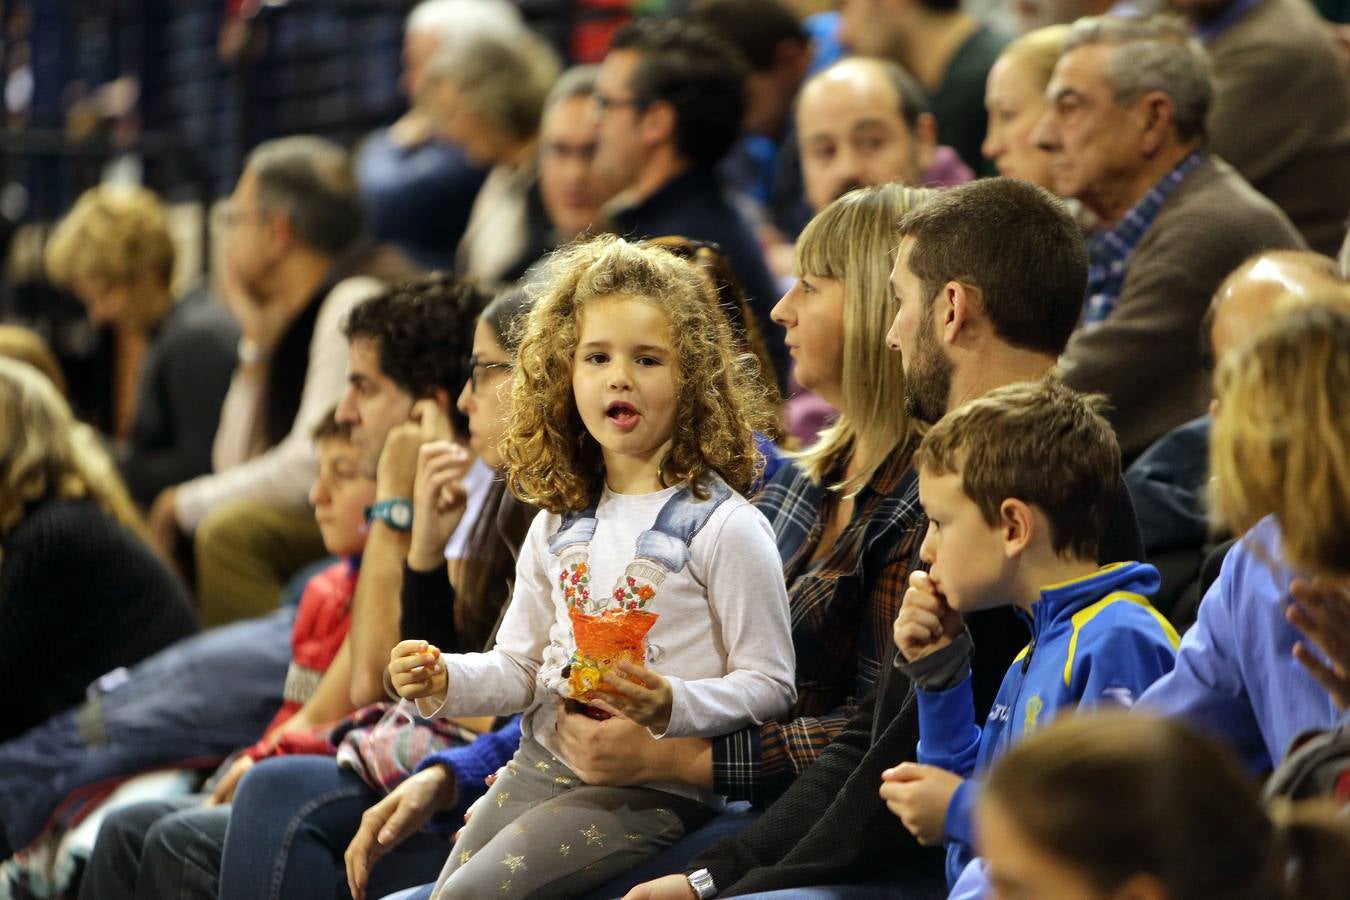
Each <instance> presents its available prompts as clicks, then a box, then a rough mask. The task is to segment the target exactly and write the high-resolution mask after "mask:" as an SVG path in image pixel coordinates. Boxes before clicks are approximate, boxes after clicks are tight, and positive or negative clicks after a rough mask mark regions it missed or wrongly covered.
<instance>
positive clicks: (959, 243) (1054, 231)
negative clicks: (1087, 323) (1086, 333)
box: [899, 178, 1087, 356]
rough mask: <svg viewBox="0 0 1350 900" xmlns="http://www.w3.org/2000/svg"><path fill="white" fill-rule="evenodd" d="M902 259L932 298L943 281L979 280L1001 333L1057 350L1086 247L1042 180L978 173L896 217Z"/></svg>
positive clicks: (1078, 298) (1068, 328) (1074, 307)
mask: <svg viewBox="0 0 1350 900" xmlns="http://www.w3.org/2000/svg"><path fill="white" fill-rule="evenodd" d="M899 233H900V238H902V239H903V238H906V237H910V238H913V239H914V243H913V246H912V248H911V249H910V253H909V259H908V260H907V264H908V267H909V270H910V271H911V272H913V273H914V276H915V277H916V278H918V279H919V282H920V283H921V284H922V285H923V291H924V297H925V299H924V302H925V303H928V302H931V301H932V299H933V297H934V296H936V294H937V292H938V291H939V290H941V289H942V286H943V285H944V284H946V283H947V282H948V281H959V282H961V283H963V284H967V285H970V286H971V287H974V288H978V289H979V292H980V301H981V303H982V304H983V306H984V313H985V315H986V316H988V317H989V321H990V322H991V323H992V324H993V326H994V332H995V333H996V334H997V335H998V336H999V338H1001V339H1002V340H1004V341H1006V342H1008V343H1009V344H1012V345H1013V346H1015V347H1021V348H1024V349H1027V350H1034V351H1037V352H1040V353H1048V354H1051V355H1054V356H1058V355H1059V354H1060V353H1062V352H1063V351H1064V346H1065V345H1066V344H1067V343H1068V342H1069V335H1070V334H1071V333H1072V332H1073V330H1074V328H1075V327H1076V326H1077V324H1078V319H1079V315H1080V314H1081V313H1082V309H1083V296H1084V294H1085V293H1086V291H1087V247H1086V245H1085V244H1084V242H1083V235H1082V233H1081V232H1080V231H1079V230H1078V226H1077V224H1076V223H1075V222H1074V220H1073V216H1071V215H1069V211H1068V209H1067V208H1065V206H1064V204H1063V203H1061V202H1060V201H1059V200H1058V199H1056V198H1055V196H1054V195H1053V194H1051V193H1050V192H1049V191H1047V190H1045V189H1044V188H1040V187H1037V186H1035V185H1033V184H1028V183H1027V182H1025V181H1017V180H1015V179H1012V178H982V179H980V180H979V181H972V182H970V183H969V184H963V185H960V186H958V187H954V188H951V189H950V190H946V191H943V192H942V193H941V194H939V195H938V196H937V197H936V198H934V199H933V200H930V201H928V202H927V203H925V204H923V205H922V206H920V207H918V208H917V209H915V210H913V211H912V212H910V213H908V214H907V215H905V216H904V217H903V218H901V220H900V227H899Z"/></svg>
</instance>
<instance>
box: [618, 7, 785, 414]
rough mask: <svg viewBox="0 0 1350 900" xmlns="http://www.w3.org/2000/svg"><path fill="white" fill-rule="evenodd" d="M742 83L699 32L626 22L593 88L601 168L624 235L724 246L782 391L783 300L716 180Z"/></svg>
mask: <svg viewBox="0 0 1350 900" xmlns="http://www.w3.org/2000/svg"><path fill="white" fill-rule="evenodd" d="M744 81H745V64H744V63H743V62H742V61H741V59H740V58H739V56H738V55H737V53H736V51H735V50H734V49H733V48H732V47H730V46H728V45H727V44H725V43H723V41H722V40H720V39H719V38H718V37H716V36H715V35H713V34H712V33H711V32H709V31H707V30H706V29H705V28H703V27H702V26H700V25H696V24H692V23H689V22H685V21H682V20H679V19H638V20H636V21H634V22H630V23H629V24H628V25H625V26H624V27H623V28H621V29H619V31H618V32H617V33H616V34H615V35H614V41H613V44H612V45H611V48H610V51H609V54H608V55H607V56H606V57H605V61H604V64H603V65H602V66H601V69H600V78H599V82H598V83H597V85H596V89H595V107H596V109H597V110H598V113H599V117H600V138H599V145H598V147H597V148H596V166H597V167H598V169H599V171H600V175H601V177H602V178H604V179H606V182H607V183H608V184H610V185H612V186H613V187H614V188H615V189H616V190H617V191H618V192H619V193H618V195H617V196H616V197H615V198H614V201H613V203H612V204H611V206H612V209H611V213H610V220H611V221H610V224H611V225H612V226H613V230H614V231H615V232H617V233H618V234H620V235H623V236H625V237H629V238H649V237H658V236H662V235H672V234H676V235H680V236H682V237H686V238H689V239H690V240H695V241H709V242H711V243H714V244H716V245H717V246H718V248H719V250H720V252H721V253H722V254H723V255H725V256H726V258H727V260H728V261H729V262H730V263H731V267H732V268H733V269H734V270H735V271H736V277H737V280H739V281H740V283H741V286H742V287H744V288H745V294H746V297H747V298H748V299H749V301H750V308H751V309H753V310H754V311H755V317H756V319H757V320H758V322H759V327H760V330H761V331H762V332H763V333H764V336H765V339H766V340H767V341H768V345H769V353H770V354H771V355H772V356H773V360H774V368H775V375H776V376H777V378H778V383H779V385H780V387H781V386H782V385H783V384H784V379H785V378H786V375H787V357H786V353H785V351H784V349H783V347H782V344H781V340H782V332H781V331H780V330H779V329H778V328H777V326H775V325H774V324H773V322H772V321H771V320H770V317H769V310H770V308H771V307H772V306H773V304H774V301H776V300H777V299H778V296H779V291H778V288H777V286H776V285H775V283H774V280H773V278H772V276H770V274H769V270H768V268H767V267H766V266H765V264H764V256H763V254H762V252H761V250H760V246H759V241H758V239H757V238H756V236H755V233H754V231H753V229H752V228H751V227H750V225H749V223H748V222H747V221H746V220H745V219H744V218H743V217H742V216H741V214H740V213H739V212H738V211H737V210H736V208H735V207H734V206H732V205H731V203H730V202H728V200H727V198H726V197H725V196H724V194H723V190H722V183H721V179H720V178H719V177H718V175H717V172H716V167H717V165H718V164H719V163H720V162H721V161H722V159H723V158H724V157H725V156H726V154H727V153H728V152H729V151H730V149H731V145H732V144H733V143H734V142H735V140H736V136H737V134H739V133H740V127H741V121H742V119H743V118H744V111H745V98H744Z"/></svg>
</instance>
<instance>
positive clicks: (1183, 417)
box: [1060, 157, 1304, 462]
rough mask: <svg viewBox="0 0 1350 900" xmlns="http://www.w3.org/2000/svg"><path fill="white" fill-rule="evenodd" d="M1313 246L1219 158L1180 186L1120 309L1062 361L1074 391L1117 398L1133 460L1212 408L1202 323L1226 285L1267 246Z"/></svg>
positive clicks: (1133, 260) (1141, 254)
mask: <svg viewBox="0 0 1350 900" xmlns="http://www.w3.org/2000/svg"><path fill="white" fill-rule="evenodd" d="M1303 246H1304V244H1303V239H1302V238H1301V237H1299V234H1298V232H1297V231H1296V230H1294V226H1293V225H1291V224H1290V223H1289V220H1288V219H1287V218H1286V217H1285V216H1284V214H1283V213H1281V212H1280V211H1279V209H1277V208H1276V207H1275V205H1274V204H1273V203H1271V202H1270V201H1269V200H1267V199H1266V198H1265V197H1262V196H1261V195H1260V194H1258V193H1257V192H1256V191H1254V190H1253V189H1252V187H1251V185H1249V184H1247V182H1246V181H1244V180H1243V179H1242V176H1240V175H1238V174H1237V173H1236V172H1234V171H1233V170H1232V168H1230V167H1229V166H1228V165H1227V164H1225V163H1224V162H1223V161H1221V160H1219V159H1216V158H1214V157H1209V158H1207V159H1206V160H1205V161H1204V162H1202V163H1201V164H1200V165H1199V166H1197V167H1196V168H1195V169H1194V170H1193V171H1191V172H1190V174H1188V175H1187V176H1186V178H1185V180H1183V181H1182V182H1181V184H1179V185H1177V187H1176V188H1175V189H1174V190H1173V191H1172V193H1171V195H1170V196H1169V197H1168V198H1167V201H1166V202H1165V203H1164V204H1163V206H1162V208H1161V209H1160V210H1159V211H1158V215H1157V218H1155V219H1154V220H1153V225H1152V227H1150V228H1149V229H1148V231H1147V232H1146V233H1145V234H1144V236H1143V237H1142V238H1141V239H1140V241H1139V244H1138V246H1136V247H1135V250H1134V252H1133V253H1132V254H1131V255H1130V258H1129V263H1128V265H1129V268H1128V270H1127V272H1126V275H1125V284H1124V287H1123V288H1122V290H1121V293H1120V298H1119V299H1118V300H1117V301H1116V306H1115V309H1114V311H1113V312H1112V313H1111V314H1110V316H1108V317H1107V318H1106V319H1105V320H1103V321H1102V322H1099V323H1097V324H1096V325H1095V326H1089V327H1083V328H1079V329H1078V331H1076V332H1074V334H1073V337H1071V338H1070V339H1069V346H1068V347H1067V348H1066V349H1065V351H1064V355H1063V357H1061V359H1060V365H1061V368H1062V369H1063V372H1064V380H1065V382H1066V383H1067V384H1068V385H1069V386H1070V387H1072V388H1073V389H1074V390H1077V391H1083V392H1095V391H1100V392H1101V393H1104V394H1106V396H1107V398H1108V399H1110V401H1111V404H1112V406H1113V409H1112V410H1111V412H1110V413H1109V418H1110V419H1111V423H1112V424H1113V425H1114V426H1115V428H1116V435H1117V436H1118V437H1119V438H1120V450H1121V455H1122V456H1123V457H1124V459H1125V460H1126V461H1127V462H1128V461H1130V460H1132V459H1133V458H1134V457H1136V456H1138V455H1139V454H1140V453H1142V452H1143V451H1144V450H1145V449H1146V448H1147V447H1148V445H1149V444H1151V443H1153V441H1155V440H1157V439H1158V438H1159V437H1161V436H1162V435H1163V434H1165V433H1167V432H1169V431H1171V430H1172V429H1173V428H1176V427H1177V426H1178V425H1181V424H1182V423H1183V422H1188V421H1190V420H1191V419H1193V418H1195V417H1196V416H1198V415H1200V414H1201V413H1203V412H1204V411H1205V408H1206V407H1207V406H1208V405H1209V398H1210V383H1209V376H1208V374H1207V373H1206V372H1205V369H1204V365H1203V364H1202V360H1201V355H1200V320H1201V318H1203V316H1204V314H1205V310H1206V309H1208V308H1209V301H1210V297H1212V296H1213V294H1214V291H1215V290H1217V289H1218V287H1219V283H1220V282H1222V281H1223V279H1224V278H1225V277H1227V275H1228V273H1229V272H1231V271H1233V270H1234V269H1236V268H1237V267H1238V265H1239V264H1241V263H1242V262H1243V261H1245V260H1246V259H1247V258H1248V257H1250V256H1252V255H1254V254H1256V253H1259V252H1260V251H1262V250H1279V249H1301V248H1302V247H1303Z"/></svg>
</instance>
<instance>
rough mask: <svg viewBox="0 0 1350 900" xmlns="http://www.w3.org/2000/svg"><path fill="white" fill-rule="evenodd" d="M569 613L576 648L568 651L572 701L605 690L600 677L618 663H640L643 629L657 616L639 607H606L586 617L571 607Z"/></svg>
mask: <svg viewBox="0 0 1350 900" xmlns="http://www.w3.org/2000/svg"><path fill="white" fill-rule="evenodd" d="M570 615H571V617H572V633H573V634H574V635H575V637H576V640H577V649H576V652H574V653H573V654H572V663H571V671H570V674H569V675H568V686H569V687H570V689H571V692H572V697H573V699H576V700H588V699H590V697H591V694H592V692H594V691H597V690H599V691H603V690H605V687H604V685H603V684H602V683H601V679H603V678H604V677H605V673H606V672H609V671H610V670H611V669H614V668H615V667H617V666H618V664H619V663H620V662H625V661H626V662H630V663H635V664H637V665H643V664H644V661H645V660H646V657H647V632H648V631H651V629H652V626H653V625H655V624H656V620H657V619H659V618H660V616H658V615H657V614H656V613H649V612H646V611H644V610H640V609H607V610H605V611H604V612H602V613H601V614H600V615H598V616H588V615H586V614H585V613H583V612H580V611H579V610H577V609H575V608H574V609H572V611H571V613H570ZM633 680H634V681H635V683H636V680H635V679H633Z"/></svg>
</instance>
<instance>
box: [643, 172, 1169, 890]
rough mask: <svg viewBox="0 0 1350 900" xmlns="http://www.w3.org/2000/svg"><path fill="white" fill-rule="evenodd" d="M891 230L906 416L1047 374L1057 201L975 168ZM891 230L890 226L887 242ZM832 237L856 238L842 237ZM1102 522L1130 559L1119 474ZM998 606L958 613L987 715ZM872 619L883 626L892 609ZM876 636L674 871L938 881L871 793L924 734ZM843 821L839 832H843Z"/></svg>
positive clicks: (1077, 265)
mask: <svg viewBox="0 0 1350 900" xmlns="http://www.w3.org/2000/svg"><path fill="white" fill-rule="evenodd" d="M897 230H898V240H899V243H900V247H899V250H898V251H897V256H896V263H895V268H894V271H893V272H892V275H891V290H892V299H893V300H894V302H895V304H896V305H895V307H893V308H895V309H896V310H897V312H896V316H895V320H894V322H893V323H892V327H891V334H890V335H889V336H888V344H889V345H890V346H891V347H892V348H894V349H897V350H900V352H901V362H902V364H903V367H904V370H905V384H906V392H905V403H904V406H905V407H906V408H907V409H908V410H910V411H911V415H914V416H915V417H916V418H919V419H920V421H929V422H933V421H936V420H937V419H938V418H941V416H942V415H943V414H944V413H945V412H946V410H947V408H948V407H949V406H950V407H952V408H955V407H956V406H958V405H959V404H960V403H961V402H962V401H963V400H965V399H967V398H973V397H978V396H980V395H982V394H984V393H985V392H986V391H989V390H992V389H993V388H995V387H999V386H1001V385H1003V384H1010V383H1013V382H1018V381H1032V380H1039V379H1040V378H1042V377H1044V375H1045V374H1046V372H1048V371H1049V370H1050V368H1051V367H1052V366H1053V365H1054V361H1055V357H1056V355H1057V354H1058V353H1059V351H1060V350H1061V349H1062V348H1063V344H1064V342H1065V341H1066V340H1068V335H1069V333H1070V332H1071V331H1072V329H1073V325H1074V322H1076V321H1077V317H1078V313H1079V310H1080V309H1081V305H1082V291H1083V285H1084V283H1085V281H1086V269H1087V260H1086V253H1085V252H1084V248H1083V243H1082V240H1083V239H1082V236H1081V234H1080V233H1079V231H1078V228H1077V226H1076V225H1075V224H1074V222H1073V219H1072V218H1071V217H1070V216H1069V214H1068V212H1067V211H1066V210H1065V209H1064V208H1063V206H1062V204H1060V203H1059V202H1058V201H1056V200H1054V198H1052V197H1051V196H1050V195H1049V194H1047V193H1046V192H1045V191H1044V190H1042V189H1039V188H1036V187H1034V186H1032V185H1029V184H1026V183H1025V182H1021V181H1015V180H1013V179H1004V178H991V179H982V180H980V181H975V182H971V183H970V184H967V185H960V186H958V187H954V188H950V189H948V190H947V191H944V192H942V193H940V194H939V195H938V196H937V197H935V198H933V199H932V200H930V201H928V202H927V203H925V204H923V205H922V206H920V207H918V208H917V209H914V210H911V211H910V212H908V213H907V214H906V215H904V216H903V217H901V219H900V224H899V227H898V229H897ZM896 239H897V237H896V234H895V232H893V233H892V236H891V237H890V238H889V239H888V243H889V242H893V241H895V240H896ZM841 240H843V241H845V242H846V243H845V246H851V245H850V244H848V243H847V241H848V238H847V237H842V238H841ZM977 298H978V299H977ZM826 299H828V298H827V297H822V298H819V300H826ZM901 348H903V349H901ZM875 370H876V369H870V370H869V371H875ZM900 477H901V478H902V479H903V481H904V482H906V483H907V485H906V487H905V489H904V490H901V491H899V492H898V493H897V494H896V495H895V500H894V504H895V505H894V507H893V508H894V509H896V510H897V511H904V513H903V514H904V515H905V516H906V517H907V519H908V523H907V525H906V527H905V534H906V539H905V540H904V541H903V544H902V543H901V542H894V541H893V542H892V543H891V545H890V547H889V548H888V552H889V553H890V554H891V555H892V556H891V558H892V565H891V567H890V569H889V571H888V575H887V579H888V582H887V583H888V585H889V586H890V588H891V590H894V589H895V588H897V587H898V586H899V585H902V584H904V583H905V581H906V580H907V579H908V577H909V572H910V570H911V569H912V568H914V567H915V566H917V565H919V560H918V559H917V558H916V557H917V553H916V550H917V547H918V541H919V540H921V538H922V534H923V530H924V529H925V528H926V527H927V522H926V521H925V520H924V519H923V518H922V517H921V511H920V510H919V509H918V508H917V504H918V489H917V484H916V479H915V476H914V473H913V470H912V469H910V468H909V467H908V465H906V470H905V471H904V472H903V473H902V475H901V476H900ZM1108 521H1109V523H1110V524H1109V526H1108V528H1107V531H1106V534H1105V535H1104V536H1103V539H1102V546H1101V551H1100V554H1099V561H1101V560H1119V559H1138V558H1139V557H1140V555H1141V553H1142V547H1141V546H1140V544H1139V537H1138V525H1137V524H1136V523H1135V521H1134V512H1133V510H1132V509H1131V508H1130V505H1129V495H1128V494H1127V493H1125V492H1124V489H1123V487H1122V489H1121V491H1120V492H1118V493H1117V495H1116V497H1115V500H1114V502H1113V504H1112V509H1111V513H1110V515H1109V517H1108ZM842 587H843V586H842V585H840V588H842ZM891 596H892V597H894V594H891ZM892 609H894V607H892ZM1002 613H1003V611H999V610H988V611H985V612H982V613H979V614H977V615H974V616H972V617H971V621H970V622H969V623H968V624H969V627H970V628H971V631H972V634H973V635H974V643H975V646H976V648H977V649H976V652H975V656H974V659H973V660H972V683H973V686H974V689H975V698H976V710H977V715H982V714H987V712H988V709H989V707H990V706H991V705H992V702H993V697H994V694H995V692H996V690H997V688H998V686H999V683H1000V681H1001V680H1002V678H1003V675H1004V673H1005V672H1006V671H1007V668H1008V665H1009V664H1010V663H1011V662H1012V660H1013V657H1014V655H1015V654H1016V653H1017V652H1018V650H1019V649H1020V648H1021V647H1022V646H1024V644H1025V634H1026V632H1025V630H1024V629H1023V628H1021V627H1019V626H1018V625H1017V624H1016V623H1017V619H1016V618H1015V617H1014V616H1012V615H1011V614H1002ZM872 621H875V623H876V625H877V626H878V627H880V628H882V629H885V630H886V631H884V632H883V634H888V633H889V631H888V630H889V629H890V628H891V626H892V624H893V622H894V615H893V614H892V615H891V616H887V617H884V618H883V617H881V616H878V617H877V618H876V619H875V620H872ZM886 640H887V638H886V637H884V636H883V637H882V638H881V640H880V641H879V642H878V643H877V644H876V645H874V646H875V648H876V651H875V652H876V653H877V656H876V657H875V658H876V659H877V660H878V664H879V669H880V671H879V672H878V677H877V681H876V688H875V691H870V692H869V693H870V696H868V695H864V699H863V700H862V702H861V703H860V704H859V706H858V707H857V709H856V712H854V714H853V715H852V717H851V718H850V719H849V720H848V721H847V722H846V723H845V724H844V726H843V730H842V731H840V732H837V737H835V738H834V739H833V740H832V741H831V742H830V743H829V745H828V746H826V747H824V748H822V749H821V750H820V752H819V753H818V756H817V758H816V759H815V761H814V762H813V764H812V765H810V767H809V768H806V769H805V770H803V771H802V772H801V773H800V774H799V775H798V776H797V778H796V780H795V781H793V782H792V783H791V784H790V785H789V786H788V787H787V790H786V791H785V792H784V793H783V794H782V795H781V796H780V797H779V798H778V799H777V800H776V801H775V802H774V804H773V805H772V806H771V807H769V808H768V809H767V810H766V811H765V813H764V814H763V815H762V816H760V817H759V818H758V819H757V820H756V821H755V822H753V823H752V824H751V825H749V827H747V828H745V829H744V830H743V831H741V833H740V834H737V835H735V836H734V837H728V838H725V839H723V840H722V841H721V842H720V843H719V844H716V845H714V846H713V847H712V848H710V849H708V850H706V851H704V852H702V853H701V854H699V855H698V856H696V857H694V859H693V860H692V861H690V862H687V863H680V864H677V866H674V867H672V868H673V869H674V870H676V871H683V872H686V873H689V874H693V875H696V876H698V877H697V880H699V881H702V880H703V879H704V877H705V876H706V877H707V878H709V879H711V880H712V882H713V885H714V889H715V890H716V891H721V892H728V893H729V894H731V895H736V894H748V893H753V892H755V891H763V892H768V891H774V890H784V891H789V890H794V889H799V888H802V887H807V886H812V885H848V886H849V888H842V889H841V890H848V889H851V888H852V886H855V885H864V886H866V889H871V890H879V891H883V892H884V893H885V894H886V895H887V896H895V895H899V896H904V893H901V892H912V894H913V896H915V897H927V896H931V895H932V891H933V890H934V889H935V888H936V889H938V890H940V889H941V888H939V887H937V885H941V884H942V880H941V876H940V871H939V870H940V865H935V863H938V864H940V860H935V859H934V858H933V855H932V854H930V853H927V852H925V851H922V850H921V849H920V848H919V847H918V845H917V844H916V843H915V842H914V840H913V838H912V837H911V836H910V835H909V833H908V832H907V831H905V829H904V828H903V826H901V824H900V822H899V821H898V820H897V819H896V818H895V817H894V816H892V815H891V814H890V813H889V812H888V811H887V809H886V807H885V806H884V805H883V804H882V802H881V800H880V798H879V797H878V796H877V789H876V785H877V783H878V782H879V781H880V779H881V773H882V771H884V770H885V769H889V768H891V767H893V766H895V765H896V764H897V763H899V762H901V761H904V760H912V759H913V758H914V753H915V745H916V742H917V740H918V722H917V715H916V714H917V705H916V704H915V703H913V702H906V700H907V695H908V690H909V682H908V679H906V678H905V677H904V676H903V675H902V674H901V673H899V672H898V670H896V669H895V667H894V666H892V665H887V664H886V663H888V662H889V660H890V659H891V658H893V657H891V656H890V655H889V654H885V655H883V653H882V651H883V649H884V647H885V641H886ZM842 834H846V835H849V839H848V840H843V841H841V840H840V835H842ZM699 869H704V870H706V871H705V872H703V873H700V872H698V870H699ZM667 871H671V869H667ZM689 886H690V881H689V879H688V877H687V876H686V875H675V876H668V877H667V878H663V879H658V880H656V881H653V882H650V883H648V884H647V885H646V886H645V887H642V888H639V890H638V891H636V892H634V894H633V895H632V896H633V897H634V898H641V897H643V896H654V897H661V896H680V895H679V894H676V893H673V892H675V891H677V890H679V891H686V892H687V891H688V890H689V889H690V887H689ZM662 890H666V891H671V892H672V893H671V894H669V895H663V894H661V893H659V892H660V891H662ZM648 891H650V893H647V892H648ZM683 896H688V894H687V893H686V894H684V895H683Z"/></svg>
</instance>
